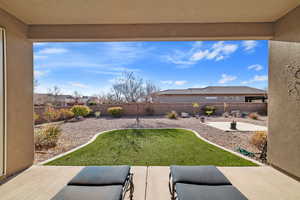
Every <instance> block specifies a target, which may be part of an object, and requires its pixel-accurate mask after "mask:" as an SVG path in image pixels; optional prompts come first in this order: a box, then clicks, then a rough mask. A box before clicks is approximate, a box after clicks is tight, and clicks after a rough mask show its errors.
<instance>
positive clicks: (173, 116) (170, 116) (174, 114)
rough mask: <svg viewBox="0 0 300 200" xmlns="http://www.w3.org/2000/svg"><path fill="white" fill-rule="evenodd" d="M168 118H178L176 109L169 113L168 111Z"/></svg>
mask: <svg viewBox="0 0 300 200" xmlns="http://www.w3.org/2000/svg"><path fill="white" fill-rule="evenodd" d="M167 118H169V119H178V114H177V112H176V111H174V110H173V111H171V112H169V113H167Z"/></svg>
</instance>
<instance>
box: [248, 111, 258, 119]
mask: <svg viewBox="0 0 300 200" xmlns="http://www.w3.org/2000/svg"><path fill="white" fill-rule="evenodd" d="M248 116H249V118H251V119H253V120H258V118H259V117H258V114H257V113H256V112H253V113H250V114H249V115H248Z"/></svg>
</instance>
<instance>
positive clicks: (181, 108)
mask: <svg viewBox="0 0 300 200" xmlns="http://www.w3.org/2000/svg"><path fill="white" fill-rule="evenodd" d="M208 105H209V106H214V107H215V108H216V111H215V114H216V115H222V114H223V113H224V103H201V105H200V106H201V109H200V114H204V113H203V111H202V108H203V107H205V106H208ZM226 105H227V108H226V110H227V111H229V112H230V111H234V110H238V111H240V112H249V113H250V112H257V113H259V114H261V115H266V114H267V103H247V102H245V103H244V102H243V103H226ZM115 106H118V107H122V108H123V109H124V112H123V115H128V116H130V115H135V114H136V110H137V107H136V104H98V105H92V106H89V107H90V108H91V109H92V111H93V112H95V111H100V112H101V115H104V116H105V115H108V113H107V109H108V108H109V107H115ZM62 108H67V109H69V108H71V106H69V107H68V106H67V107H55V109H62ZM34 110H35V113H36V114H38V115H40V116H42V115H43V113H44V111H45V106H36V107H35V108H34ZM172 110H174V111H176V112H178V113H181V112H186V113H190V114H191V113H193V110H194V108H193V106H192V104H191V103H140V104H139V112H140V114H141V115H149V114H153V115H164V114H166V113H167V112H170V111H172ZM149 111H151V112H149Z"/></svg>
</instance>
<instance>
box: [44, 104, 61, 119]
mask: <svg viewBox="0 0 300 200" xmlns="http://www.w3.org/2000/svg"><path fill="white" fill-rule="evenodd" d="M43 116H44V119H45V120H46V121H47V122H53V121H57V120H59V118H60V112H59V111H57V110H55V109H54V108H53V107H52V106H47V107H46V108H45V112H44V113H43Z"/></svg>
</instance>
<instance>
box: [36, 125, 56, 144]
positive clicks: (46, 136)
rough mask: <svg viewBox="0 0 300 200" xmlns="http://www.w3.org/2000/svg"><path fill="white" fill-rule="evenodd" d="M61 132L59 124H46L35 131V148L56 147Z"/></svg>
mask: <svg viewBox="0 0 300 200" xmlns="http://www.w3.org/2000/svg"><path fill="white" fill-rule="evenodd" d="M60 134H61V129H60V128H59V126H45V127H43V128H41V129H37V130H35V131H34V145H35V149H37V150H41V149H49V148H52V147H55V146H56V145H57V142H58V138H59V136H60Z"/></svg>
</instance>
